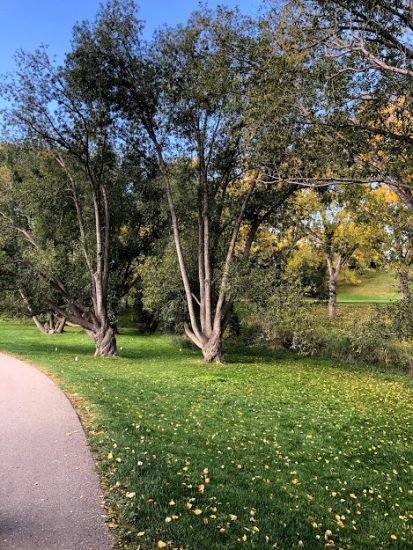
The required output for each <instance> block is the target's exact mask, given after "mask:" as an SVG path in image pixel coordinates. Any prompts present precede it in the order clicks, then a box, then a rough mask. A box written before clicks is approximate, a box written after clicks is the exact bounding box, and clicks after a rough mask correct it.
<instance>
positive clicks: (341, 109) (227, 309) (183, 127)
mask: <svg viewBox="0 0 413 550" xmlns="http://www.w3.org/2000/svg"><path fill="white" fill-rule="evenodd" d="M276 4H277V5H274V7H273V8H270V9H268V10H267V12H266V13H265V15H263V16H262V17H260V18H258V19H251V18H248V17H246V16H243V15H242V14H241V13H240V12H239V11H238V10H229V9H226V8H218V9H217V10H216V11H210V10H208V9H206V8H205V9H201V10H200V11H198V12H195V13H194V14H193V15H192V16H191V18H190V19H189V20H188V22H187V23H186V24H185V25H182V26H178V27H176V28H166V29H162V30H160V31H158V32H157V33H156V34H155V35H154V37H153V40H152V41H150V42H149V43H147V42H145V41H144V40H143V39H142V30H143V24H142V22H141V21H140V20H139V19H138V16H137V9H136V6H135V4H134V2H132V1H129V0H124V1H123V0H119V1H116V0H114V1H111V2H109V3H107V4H106V5H104V6H103V7H102V8H101V9H100V11H99V13H98V14H97V16H96V19H95V20H94V21H92V22H84V23H81V24H78V25H76V26H75V28H74V30H73V38H72V46H71V50H70V51H69V53H68V54H67V55H66V57H65V60H64V62H63V63H62V64H61V65H56V64H55V63H54V62H53V61H52V60H51V58H50V56H49V55H48V53H47V50H46V49H45V48H39V49H38V50H37V51H35V52H34V53H26V52H19V53H18V54H17V56H16V63H17V69H16V72H15V74H14V75H13V76H12V77H10V78H8V79H7V80H6V82H5V84H3V85H2V86H1V94H2V96H3V98H4V99H5V100H6V102H7V105H8V108H7V109H5V111H4V113H3V122H4V128H5V132H4V135H3V139H2V144H1V146H0V227H1V234H0V273H1V282H0V291H1V293H2V296H3V310H5V311H8V312H11V311H14V312H16V311H18V312H20V313H23V312H24V313H25V314H26V315H30V316H32V317H33V318H34V319H35V321H36V323H37V324H38V326H39V327H42V330H44V331H46V332H50V331H58V330H60V329H61V327H62V326H63V325H64V323H65V322H69V323H75V324H77V325H80V326H81V327H82V328H83V329H84V330H85V331H86V332H87V334H89V335H90V336H91V338H93V340H94V342H95V345H96V355H98V356H111V355H115V354H116V321H117V317H118V314H119V307H120V303H121V300H122V299H123V298H124V297H125V296H127V295H128V294H130V293H131V292H133V293H135V294H137V295H138V296H140V297H141V298H142V296H143V307H144V308H145V309H146V311H149V312H151V313H152V314H153V315H155V316H157V318H158V319H162V320H163V321H165V322H169V323H171V324H174V325H175V326H182V330H183V331H184V332H185V334H186V336H187V337H188V338H189V339H190V340H191V342H193V343H194V344H195V345H196V346H197V347H198V348H200V349H201V350H202V354H203V357H204V359H205V361H208V362H209V361H217V362H219V361H221V358H222V336H223V333H224V331H225V330H226V328H227V326H228V324H229V323H230V321H231V318H232V316H233V313H234V304H235V303H236V302H237V301H239V300H240V299H243V300H258V301H265V299H266V298H267V297H268V296H269V295H270V294H271V289H272V288H274V285H275V286H276V285H277V284H279V282H280V281H281V280H286V279H288V277H290V279H291V278H292V279H295V280H296V279H301V281H302V283H303V286H310V287H311V286H314V285H313V283H314V281H316V282H317V280H319V279H317V276H316V277H314V278H312V279H311V280H310V281H308V280H307V281H306V277H307V279H308V274H309V273H311V270H312V269H313V273H314V274H316V273H317V270H318V273H322V274H323V275H322V280H323V281H324V280H325V281H326V284H327V287H328V294H329V316H330V317H331V318H334V317H335V314H336V296H337V284H338V276H339V275H340V273H342V270H343V269H345V268H346V267H347V268H353V269H354V268H356V267H360V268H361V267H362V266H368V265H372V264H375V265H376V264H380V263H385V262H389V261H392V262H393V266H394V267H395V268H396V269H397V270H398V271H399V273H400V280H401V286H402V289H403V297H404V299H405V301H408V300H409V299H410V291H409V284H410V263H411V242H412V241H411V234H412V231H413V224H412V219H413V218H412V210H413V193H412V189H413V188H412V186H411V184H412V181H411V178H412V171H411V158H412V156H411V147H412V143H413V132H412V129H413V124H412V118H411V102H412V77H413V67H412V59H413V45H412V44H411V38H410V37H411V31H412V29H413V18H412V12H411V8H410V6H409V5H408V3H407V2H397V3H395V4H390V3H389V2H386V1H384V0H383V1H380V2H377V1H374V2H373V1H369V0H365V1H359V2H350V1H349V2H347V1H338V0H337V1H332V2H321V1H319V2H317V1H314V2H311V1H306V2H300V1H291V2H286V3H284V5H283V6H282V7H281V8H280V7H279V6H278V3H276ZM320 266H321V267H320ZM319 286H320V285H319ZM45 314H47V319H45V318H43V317H42V316H44V315H45Z"/></svg>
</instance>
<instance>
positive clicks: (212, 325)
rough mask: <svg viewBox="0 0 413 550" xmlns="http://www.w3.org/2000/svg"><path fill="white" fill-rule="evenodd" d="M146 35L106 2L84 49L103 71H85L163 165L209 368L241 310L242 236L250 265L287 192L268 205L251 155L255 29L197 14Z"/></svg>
mask: <svg viewBox="0 0 413 550" xmlns="http://www.w3.org/2000/svg"><path fill="white" fill-rule="evenodd" d="M140 28H141V25H140V23H139V21H137V20H136V18H135V14H134V6H133V3H129V2H128V3H118V2H114V3H112V4H109V5H108V6H107V7H106V8H104V9H103V10H102V11H101V12H100V14H99V15H98V17H97V19H96V21H95V23H94V24H89V25H83V26H82V28H81V29H80V32H81V33H82V36H83V38H82V42H83V44H85V45H87V47H88V51H91V50H92V49H93V48H94V53H93V55H92V59H94V61H95V63H94V64H95V67H96V69H97V71H98V72H96V73H94V74H91V72H90V71H89V73H88V75H87V76H86V77H85V86H87V84H86V82H88V81H89V82H90V81H91V80H93V79H103V80H104V82H105V86H106V90H107V92H108V94H109V95H110V98H111V101H112V104H113V106H114V107H113V108H114V109H116V110H117V112H118V113H120V115H121V116H122V118H123V119H124V120H125V121H127V123H128V124H130V125H132V126H133V127H134V128H135V129H136V131H137V133H139V132H142V133H143V135H144V136H146V139H147V141H148V143H149V145H150V147H151V149H152V150H153V151H154V154H155V155H156V157H157V161H158V167H159V174H160V178H161V179H162V181H163V185H164V189H165V195H166V199H167V202H168V207H169V214H170V218H171V226H172V237H173V240H174V244H175V249H176V254H177V259H178V265H179V270H180V275H181V279H182V283H183V288H184V293H185V300H186V309H187V319H188V322H187V323H186V324H185V333H186V335H187V336H188V338H190V340H191V341H192V342H193V343H194V344H195V345H196V346H198V347H199V348H200V349H201V350H202V353H203V356H204V359H205V360H206V361H208V362H209V361H217V362H219V361H221V358H222V350H221V347H222V335H223V332H224V330H225V327H226V325H227V323H228V321H229V318H230V315H231V311H232V304H233V300H234V296H233V295H232V294H231V284H230V282H231V270H232V269H233V267H234V258H235V256H236V244H237V240H238V236H239V232H240V228H241V226H242V224H243V223H244V224H246V225H247V226H248V227H249V232H250V234H249V237H248V239H247V241H246V246H245V251H244V252H243V255H244V258H245V259H247V258H248V255H249V251H250V248H251V244H252V242H253V240H254V236H255V234H256V231H257V230H258V228H259V225H260V223H263V222H264V221H265V220H266V218H268V217H269V216H270V215H271V214H272V213H273V212H274V211H276V210H277V208H278V207H279V205H280V204H281V203H282V201H283V200H285V198H286V197H287V196H288V195H289V194H291V192H292V191H291V188H288V190H287V191H286V190H285V189H284V188H283V186H282V185H279V186H277V185H272V191H271V192H270V193H269V194H268V196H267V199H266V200H264V201H263V200H262V196H261V198H260V194H261V195H263V193H264V191H266V190H267V187H266V185H267V183H266V180H265V178H262V176H263V172H265V171H266V170H267V166H266V164H265V163H263V162H262V158H260V156H259V155H257V154H256V153H257V144H258V143H260V142H261V136H260V128H259V123H258V121H257V120H256V119H255V118H254V117H253V116H252V115H253V113H254V109H253V108H252V107H254V108H255V109H256V107H257V105H258V104H259V102H260V98H259V94H260V83H259V74H260V69H259V66H260V59H259V54H258V53H257V51H258V50H257V44H256V40H255V39H256V34H257V28H256V27H255V26H254V25H252V24H251V22H249V21H247V20H245V19H243V18H242V17H240V16H239V14H238V13H237V12H230V11H228V10H225V9H220V10H218V11H217V12H216V13H215V14H213V13H210V12H203V13H198V14H194V15H193V16H192V17H191V19H190V20H189V22H188V23H187V25H186V26H184V27H178V28H177V29H169V30H166V31H163V32H161V33H159V34H158V35H157V36H156V37H155V40H154V42H153V44H152V45H151V47H150V48H149V50H145V48H144V47H143V46H142V44H141V42H140V39H139V31H140ZM91 45H93V46H91ZM79 52H80V53H81V50H79ZM257 56H258V57H257ZM86 62H87V58H86V57H85V63H86ZM278 62H279V66H278V67H277V68H276V72H277V75H278V79H279V87H278V91H279V96H278V97H279V100H278V104H277V105H272V107H273V109H272V113H271V114H272V116H273V119H272V130H273V133H272V140H273V142H274V143H276V147H275V148H273V150H272V153H273V154H272V155H271V160H272V165H276V166H277V168H278V167H279V165H280V164H281V163H282V162H283V161H285V158H286V157H288V155H289V154H290V149H291V145H292V138H291V136H292V135H294V132H293V131H291V127H290V125H289V111H290V108H291V103H289V109H286V104H287V102H286V100H285V97H286V92H287V91H288V93H290V92H291V87H290V88H289V87H288V84H287V81H288V82H289V84H291V73H288V74H289V75H290V79H289V80H288V79H285V78H284V73H286V72H287V67H288V63H287V62H286V60H285V59H284V60H282V59H281V58H280V57H279V58H278ZM85 66H86V65H85ZM89 67H90V64H89ZM92 73H93V71H92ZM276 81H277V82H278V80H277V79H274V82H276ZM276 97H277V94H274V98H276ZM277 106H278V107H279V109H278V112H277ZM274 129H275V131H274ZM179 162H182V163H186V179H184V181H179V178H177V174H176V167H177V163H179ZM179 185H181V186H182V189H183V190H184V192H186V194H187V197H188V200H187V202H186V204H185V202H184V204H183V205H182V204H178V203H177V199H176V191H177V186H179ZM257 192H258V193H257ZM256 197H258V202H255V198H256ZM188 206H189V208H188ZM185 210H187V211H188V210H189V214H188V212H185ZM188 218H189V219H188ZM191 223H194V224H195V227H196V234H197V242H196V244H193V245H192V249H191V250H190V251H189V254H190V258H188V255H187V254H185V251H184V247H183V240H184V236H183V234H184V232H185V228H186V227H187V226H188V225H190V224H191ZM191 263H195V264H196V273H197V275H196V281H195V280H191V277H190V274H189V265H190V264H191Z"/></svg>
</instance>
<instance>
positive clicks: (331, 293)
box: [328, 275, 337, 319]
mask: <svg viewBox="0 0 413 550" xmlns="http://www.w3.org/2000/svg"><path fill="white" fill-rule="evenodd" d="M328 316H329V318H330V319H335V318H336V316H337V279H336V278H335V277H334V276H331V275H330V279H329V282H328Z"/></svg>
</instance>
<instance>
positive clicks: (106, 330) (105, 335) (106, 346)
mask: <svg viewBox="0 0 413 550" xmlns="http://www.w3.org/2000/svg"><path fill="white" fill-rule="evenodd" d="M87 333H88V335H89V336H90V337H91V338H92V340H93V341H94V342H95V347H96V349H95V357H114V356H115V355H117V353H118V352H117V347H116V338H115V333H114V330H113V328H112V327H111V326H110V325H108V324H106V325H103V327H101V328H98V329H97V330H96V331H87Z"/></svg>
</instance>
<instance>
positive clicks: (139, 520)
mask: <svg viewBox="0 0 413 550" xmlns="http://www.w3.org/2000/svg"><path fill="white" fill-rule="evenodd" d="M119 347H120V357H118V358H115V359H96V358H94V357H93V355H92V352H93V349H92V345H91V342H90V341H89V339H88V338H87V337H86V336H85V335H83V334H82V333H79V332H76V331H74V330H71V331H70V332H67V333H65V334H62V335H52V336H44V335H40V334H39V333H38V332H37V331H36V329H35V328H34V327H31V326H28V325H25V324H13V323H11V322H0V349H1V350H3V351H6V352H10V353H12V354H14V355H17V356H20V357H22V358H25V359H28V360H30V361H32V362H33V363H35V364H37V365H40V366H41V367H42V368H44V369H45V370H46V371H47V372H49V373H51V374H52V375H53V376H55V377H58V378H59V380H60V383H61V385H62V387H63V388H64V389H65V390H66V391H67V392H69V393H70V394H72V396H73V395H74V396H75V403H79V406H80V412H81V414H83V416H85V413H86V412H87V413H88V414H87V416H88V420H89V421H88V425H89V433H88V437H89V441H90V444H91V447H92V449H93V450H94V452H95V456H96V461H97V465H98V471H99V473H100V475H101V478H102V480H103V483H104V486H105V488H106V502H107V506H108V510H109V511H108V522H109V525H110V526H111V528H112V529H113V532H114V534H115V535H116V536H117V538H118V541H119V546H120V547H122V548H131V549H138V548H139V549H153V548H157V547H162V543H165V544H166V545H167V546H166V548H171V549H172V548H185V549H187V550H188V549H194V550H195V549H196V550H202V549H226V548H228V549H229V548H239V547H243V546H245V547H249V548H263V549H264V548H278V549H291V548H300V547H304V548H309V549H316V548H324V547H326V546H327V547H333V542H332V541H334V544H335V546H334V547H335V548H342V549H357V550H363V549H367V548H371V549H379V548H398V549H404V548H408V547H411V544H412V543H413V533H412V525H411V520H412V518H413V513H412V501H413V498H412V495H413V492H412V485H411V482H412V467H413V466H412V465H413V448H412V441H413V437H412V436H413V425H412V413H413V400H412V393H411V390H412V383H411V380H409V379H408V378H407V377H406V376H403V375H396V374H389V373H384V372H375V371H373V370H371V369H370V370H369V369H367V368H362V367H359V366H356V365H353V366H350V365H347V366H346V365H340V364H337V363H334V362H332V361H327V360H317V359H303V358H297V357H295V356H294V355H292V354H287V353H283V352H277V353H274V352H270V351H265V350H258V349H247V348H244V349H238V350H237V349H232V350H231V349H230V350H229V351H228V352H227V361H228V362H227V363H226V364H225V365H223V366H215V365H214V366H209V365H205V364H203V363H202V362H201V361H200V359H199V354H198V353H197V352H194V351H193V350H191V349H188V348H186V347H183V346H182V344H181V343H180V342H179V341H173V340H172V339H168V338H165V337H161V336H150V337H139V336H134V335H130V334H129V335H128V334H124V335H121V336H120V337H119ZM76 398H77V399H76ZM85 403H86V404H87V405H85ZM330 531H331V534H330Z"/></svg>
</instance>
